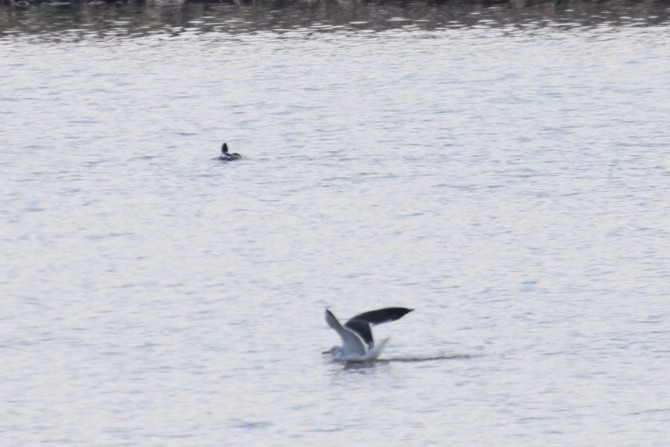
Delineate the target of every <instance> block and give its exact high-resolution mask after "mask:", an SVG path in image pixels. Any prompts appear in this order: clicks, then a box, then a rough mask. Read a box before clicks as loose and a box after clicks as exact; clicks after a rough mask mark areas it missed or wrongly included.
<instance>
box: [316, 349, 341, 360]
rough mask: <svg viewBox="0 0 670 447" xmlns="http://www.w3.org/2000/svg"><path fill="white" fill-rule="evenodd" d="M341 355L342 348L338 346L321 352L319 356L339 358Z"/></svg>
mask: <svg viewBox="0 0 670 447" xmlns="http://www.w3.org/2000/svg"><path fill="white" fill-rule="evenodd" d="M341 353H342V348H341V347H339V346H333V347H332V348H330V349H329V350H327V351H323V352H322V353H321V355H331V356H333V358H336V359H337V358H339V357H340V355H341Z"/></svg>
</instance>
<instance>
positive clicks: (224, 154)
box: [219, 143, 242, 161]
mask: <svg viewBox="0 0 670 447" xmlns="http://www.w3.org/2000/svg"><path fill="white" fill-rule="evenodd" d="M240 158H242V156H241V155H240V154H238V153H237V152H233V153H230V152H228V144H227V143H223V146H221V155H220V156H219V160H225V161H231V160H239V159H240Z"/></svg>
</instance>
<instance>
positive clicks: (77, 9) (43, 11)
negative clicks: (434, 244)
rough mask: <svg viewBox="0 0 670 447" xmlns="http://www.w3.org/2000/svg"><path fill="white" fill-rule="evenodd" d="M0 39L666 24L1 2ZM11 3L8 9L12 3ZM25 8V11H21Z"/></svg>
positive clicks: (294, 6)
mask: <svg viewBox="0 0 670 447" xmlns="http://www.w3.org/2000/svg"><path fill="white" fill-rule="evenodd" d="M2 1H3V3H2V5H3V6H2V7H0V36H4V37H7V36H11V35H29V36H33V37H34V36H38V37H39V38H40V39H46V40H49V39H58V40H79V39H84V38H107V37H136V36H145V35H151V34H162V35H168V36H179V35H182V34H194V33H195V34H199V33H209V32H223V33H230V34H236V33H250V32H256V31H274V32H277V33H287V34H288V33H296V32H298V33H314V32H332V31H339V32H342V31H360V30H366V31H386V30H394V29H399V30H408V31H412V30H435V29H441V28H460V27H480V26H481V27H507V26H514V27H530V28H532V27H558V28H561V29H572V28H575V27H582V26H584V27H595V26H601V25H604V24H605V25H631V26H653V25H658V24H663V23H666V22H667V21H668V15H669V12H670V8H669V7H668V5H667V3H666V2H643V3H640V2H627V1H609V2H584V1H562V2H553V1H552V2H533V1H525V0H513V1H511V2H509V3H507V2H425V1H414V2H376V3H360V2H357V1H343V2H334V1H316V2H305V1H299V2H294V1H291V2H285V1H276V2H263V3H260V2H259V3H256V2H252V3H244V4H240V3H185V4H180V3H179V2H178V1H174V2H170V1H166V2H161V3H155V2H154V3H150V4H148V5H142V4H107V3H105V2H97V1H94V2H91V3H72V4H70V3H66V2H58V3H56V2H51V3H42V4H30V3H28V2H27V1H25V0H24V2H23V3H20V4H19V3H18V0H2ZM10 1H11V3H10ZM17 5H18V6H17ZM21 5H23V7H21Z"/></svg>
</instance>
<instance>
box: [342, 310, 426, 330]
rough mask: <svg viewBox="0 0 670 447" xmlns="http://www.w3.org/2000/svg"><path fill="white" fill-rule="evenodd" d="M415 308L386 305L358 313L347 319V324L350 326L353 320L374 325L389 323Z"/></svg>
mask: <svg viewBox="0 0 670 447" xmlns="http://www.w3.org/2000/svg"><path fill="white" fill-rule="evenodd" d="M413 310H414V309H406V308H404V307H386V308H384V309H377V310H371V311H369V312H364V313H362V314H360V315H356V316H355V317H353V318H352V319H351V320H349V321H347V324H345V326H348V325H349V323H350V322H351V321H354V320H362V321H365V322H366V323H370V324H372V325H375V324H382V323H388V322H389V321H395V320H399V319H400V318H402V317H404V316H405V315H406V314H408V313H410V312H411V311H413Z"/></svg>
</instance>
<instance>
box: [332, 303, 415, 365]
mask: <svg viewBox="0 0 670 447" xmlns="http://www.w3.org/2000/svg"><path fill="white" fill-rule="evenodd" d="M413 310H414V309H406V308H404V307H386V308H384V309H377V310H371V311H369V312H364V313H362V314H360V315H356V316H355V317H353V318H352V319H350V320H349V321H347V322H346V323H345V324H344V326H342V325H341V324H340V322H339V321H337V318H335V315H333V313H332V312H331V311H329V310H328V309H326V323H328V326H330V327H331V328H333V329H334V330H335V332H337V334H338V335H339V336H340V338H341V339H342V346H335V347H333V348H332V349H330V350H329V351H326V352H324V354H331V355H332V356H333V358H334V359H335V360H339V361H344V362H365V361H369V360H375V359H376V358H377V357H379V354H381V353H382V351H383V350H384V348H385V347H386V343H388V341H389V338H388V337H387V338H385V339H384V340H383V341H382V342H381V343H380V344H378V345H375V342H374V339H373V338H372V329H371V326H374V325H375V324H382V323H387V322H389V321H395V320H398V319H400V318H402V317H403V316H405V315H406V314H408V313H410V312H411V311H413Z"/></svg>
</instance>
